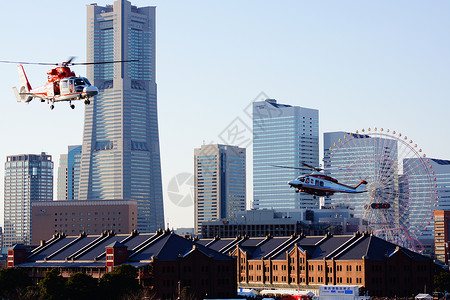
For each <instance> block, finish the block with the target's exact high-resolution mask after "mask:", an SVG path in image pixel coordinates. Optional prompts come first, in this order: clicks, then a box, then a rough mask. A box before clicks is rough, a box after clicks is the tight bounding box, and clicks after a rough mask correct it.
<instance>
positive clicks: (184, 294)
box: [180, 286, 195, 300]
mask: <svg viewBox="0 0 450 300" xmlns="http://www.w3.org/2000/svg"><path fill="white" fill-rule="evenodd" d="M180 299H181V300H193V299H195V294H194V292H193V291H192V289H191V287H190V286H185V287H183V289H182V290H181V295H180Z"/></svg>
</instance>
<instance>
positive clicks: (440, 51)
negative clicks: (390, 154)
mask: <svg viewBox="0 0 450 300" xmlns="http://www.w3.org/2000/svg"><path fill="white" fill-rule="evenodd" d="M98 2H99V5H104V4H111V3H112V1H98ZM132 3H133V4H134V5H137V6H147V5H156V6H157V26H156V27H157V28H158V31H157V38H158V42H157V45H158V46H157V52H158V53H159V55H158V60H157V67H158V68H157V76H156V77H157V83H158V101H159V118H160V140H161V158H162V171H163V188H164V202H165V203H164V205H165V212H166V213H167V215H166V220H165V222H166V223H167V222H169V223H170V227H171V228H172V227H175V228H176V227H187V226H190V227H193V222H192V218H191V216H192V215H193V205H192V206H190V207H186V208H183V207H180V206H177V205H176V204H175V203H173V202H172V201H171V199H170V198H169V197H168V196H167V185H168V182H169V181H170V180H171V179H172V178H173V177H174V176H176V175H177V174H180V173H183V172H189V173H193V166H192V153H193V149H194V148H195V147H196V146H198V145H199V144H201V143H202V141H203V140H205V141H206V142H207V143H210V142H217V143H225V142H226V141H223V139H226V136H227V135H225V134H222V133H223V132H225V133H227V130H229V129H232V128H233V127H232V126H233V125H235V124H241V126H244V125H246V126H248V127H251V119H250V118H249V117H248V116H247V114H246V112H247V110H246V108H247V107H248V106H249V105H251V102H252V101H253V100H264V99H261V98H260V97H259V95H267V97H268V98H269V97H270V98H275V99H277V100H278V101H280V102H281V103H289V104H292V105H299V106H303V107H307V108H313V109H318V110H319V115H320V120H321V122H320V127H319V137H320V136H321V135H322V133H323V132H326V131H339V130H342V131H354V130H357V129H361V128H367V127H373V126H378V127H384V128H390V129H392V130H398V131H399V132H402V133H404V134H407V135H408V136H410V137H411V138H413V139H414V140H415V142H417V143H418V144H420V146H421V147H422V148H423V149H424V152H425V153H426V154H427V155H428V156H429V157H432V158H438V159H449V158H450V154H449V153H448V150H447V149H449V148H450V141H448V140H447V139H445V138H444V136H443V134H445V129H446V128H448V124H447V123H448V121H446V115H447V114H448V111H450V109H449V103H448V93H447V89H446V84H447V82H448V80H449V79H450V74H449V71H448V65H449V58H448V57H447V53H448V52H449V50H450V44H449V41H448V38H446V37H447V36H448V33H449V32H448V31H449V30H450V29H449V28H450V26H449V25H450V20H449V19H448V18H447V16H446V12H447V11H448V9H449V8H450V7H449V6H450V4H449V3H447V2H444V1H437V2H433V3H431V4H430V3H422V2H419V1H413V2H406V1H400V2H396V3H391V2H388V1H381V2H377V3H350V4H347V5H342V4H341V3H333V2H331V1H330V2H326V5H319V4H315V3H306V2H293V1H288V2H285V3H279V4H277V5H273V4H270V3H268V2H267V3H264V2H256V1H249V2H246V3H240V2H228V3H227V4H212V3H208V2H203V3H194V2H189V1H188V2H186V3H183V2H181V1H174V2H171V3H164V2H162V1H151V2H150V1H149V2H143V1H134V2H132ZM87 4H90V1H79V2H76V3H58V2H54V1H42V2H39V3H35V2H33V1H17V2H15V3H5V5H6V7H5V10H4V11H3V12H2V14H3V15H2V18H0V19H1V21H0V22H1V23H0V24H1V25H3V27H4V28H11V29H10V30H9V31H5V32H4V33H2V36H3V38H4V40H5V42H6V44H7V45H8V47H4V48H7V49H2V53H1V55H0V56H1V59H3V60H24V61H32V62H33V61H49V62H58V61H64V60H65V59H67V57H69V56H71V55H76V56H78V61H85V57H84V54H85V53H86V50H85V49H86V44H85V39H86V29H85V27H84V26H85V20H86V13H85V11H86V5H87ZM233 4H238V5H233ZM17 6H21V7H24V8H25V9H22V10H20V11H19V10H17ZM45 7H47V8H45ZM48 7H51V9H48ZM186 12H187V13H186ZM230 15H232V16H233V18H232V19H233V22H229V16H230ZM60 17H64V18H65V19H67V20H69V21H68V22H70V23H72V26H69V28H70V30H69V32H70V33H67V28H68V26H67V25H58V26H57V25H52V24H54V23H53V22H52V21H51V20H58V19H59V18H60ZM18 20H20V21H18ZM41 20H49V21H45V22H43V21H41ZM11 24H14V25H13V26H11ZM186 24H189V26H186ZM50 27H51V29H50ZM46 35H48V36H49V38H48V39H46V38H43V36H46ZM53 40H54V41H57V43H61V44H64V45H70V47H60V46H58V47H55V44H54V42H53ZM30 45H39V47H34V46H33V47H30ZM32 48H35V49H33V51H31V50H30V49H32ZM64 48H66V49H64ZM61 49H64V50H61ZM67 49H69V50H67ZM74 52H75V53H74ZM25 70H26V71H27V75H28V78H29V80H30V82H31V84H32V85H33V86H37V85H40V84H41V83H42V82H44V81H45V80H46V75H45V72H46V71H47V68H45V67H44V68H43V67H36V66H25ZM75 71H76V73H77V74H79V75H83V76H84V75H86V74H87V72H86V70H85V69H84V68H80V67H79V68H77V69H75ZM0 78H1V80H0V89H1V91H2V95H3V97H2V98H3V99H2V104H1V108H2V109H1V110H0V114H1V115H0V120H1V121H0V122H1V123H0V124H1V125H0V126H1V128H2V132H1V137H2V140H4V141H8V142H7V143H4V144H3V145H2V147H1V149H0V161H2V162H5V160H6V156H7V155H14V154H20V153H36V154H38V153H40V152H42V151H45V152H47V153H49V154H50V155H52V156H53V159H54V160H55V168H56V167H58V166H59V164H58V162H57V158H58V157H59V155H60V154H62V153H65V151H67V146H68V145H76V144H80V143H81V141H82V126H83V125H82V124H83V114H84V108H83V105H81V103H79V104H78V103H77V107H76V109H75V110H74V111H72V110H71V109H70V108H69V107H68V105H64V103H62V104H59V105H56V107H55V110H54V111H50V109H49V108H48V106H47V105H44V104H42V103H39V102H38V101H36V102H35V103H31V104H29V105H26V104H18V103H16V102H15V99H14V95H13V93H12V91H11V87H12V86H16V85H17V84H18V82H19V79H18V77H17V71H16V66H15V65H14V64H11V65H2V71H1V72H0ZM261 93H262V94H261ZM430 104H433V105H430ZM349 116H351V118H350V117H349ZM205 124H207V125H208V126H204V125H205ZM230 126H231V127H230ZM180 127H181V128H182V130H183V134H180ZM200 127H201V128H204V130H202V131H201V132H199V131H198V130H197V128H200ZM242 128H246V127H242ZM248 137H251V135H248ZM320 139H321V137H320ZM319 151H320V152H321V151H322V149H320V150H319ZM251 152H252V151H251V148H250V147H248V148H247V153H248V168H247V169H248V170H251V169H252V166H251V160H252V157H251V155H250V154H251ZM1 172H2V173H0V178H1V179H0V182H1V188H3V182H4V172H3V170H2V171H1ZM55 177H56V176H55ZM251 178H252V174H251V171H248V173H247V179H248V182H247V186H249V187H251V186H252V182H251ZM287 180H288V179H287ZM55 195H56V193H55ZM247 195H248V199H251V197H250V195H252V191H251V189H250V188H249V189H248V192H247ZM0 199H1V200H3V195H2V196H1V198H0ZM2 206H3V205H2ZM0 215H1V216H2V217H3V212H2V213H0ZM2 223H3V222H2V219H0V226H1V224H2Z"/></svg>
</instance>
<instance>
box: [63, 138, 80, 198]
mask: <svg viewBox="0 0 450 300" xmlns="http://www.w3.org/2000/svg"><path fill="white" fill-rule="evenodd" d="M80 162H81V145H76V146H69V148H68V153H67V154H61V156H60V158H59V167H58V178H57V189H58V190H57V199H58V200H77V199H78V188H79V185H80Z"/></svg>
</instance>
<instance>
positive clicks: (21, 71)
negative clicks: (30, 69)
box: [17, 65, 31, 92]
mask: <svg viewBox="0 0 450 300" xmlns="http://www.w3.org/2000/svg"><path fill="white" fill-rule="evenodd" d="M17 71H18V72H19V79H20V85H21V87H26V91H24V92H29V91H31V85H30V82H29V81H28V78H27V74H25V70H24V69H23V66H22V65H18V66H17ZM21 90H22V88H21ZM21 92H22V91H21Z"/></svg>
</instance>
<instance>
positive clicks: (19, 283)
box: [0, 268, 32, 299]
mask: <svg viewBox="0 0 450 300" xmlns="http://www.w3.org/2000/svg"><path fill="white" fill-rule="evenodd" d="M30 285H32V282H31V279H30V277H28V274H27V273H26V271H25V270H23V269H19V268H6V269H1V270H0V298H9V299H23V297H24V295H25V294H26V292H27V286H30Z"/></svg>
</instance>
